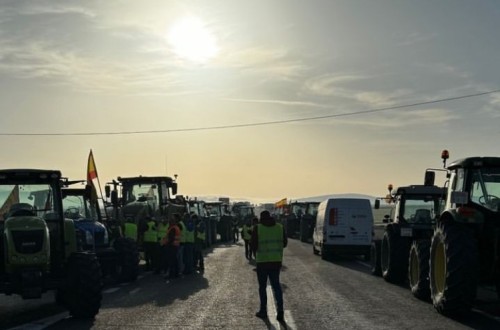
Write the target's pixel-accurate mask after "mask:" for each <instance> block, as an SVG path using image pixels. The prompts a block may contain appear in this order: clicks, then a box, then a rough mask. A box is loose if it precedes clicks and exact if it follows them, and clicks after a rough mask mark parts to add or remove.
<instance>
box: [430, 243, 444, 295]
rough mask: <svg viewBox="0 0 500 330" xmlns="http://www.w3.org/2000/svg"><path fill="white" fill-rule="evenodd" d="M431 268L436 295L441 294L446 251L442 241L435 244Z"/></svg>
mask: <svg viewBox="0 0 500 330" xmlns="http://www.w3.org/2000/svg"><path fill="white" fill-rule="evenodd" d="M432 266H433V269H434V272H433V274H434V279H433V280H434V285H435V289H436V293H437V294H442V293H443V292H444V287H445V284H446V249H445V245H444V243H443V242H442V241H439V242H438V243H437V244H436V249H435V252H434V260H433V264H432Z"/></svg>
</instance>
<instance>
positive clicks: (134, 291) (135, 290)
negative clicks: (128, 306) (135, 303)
mask: <svg viewBox="0 0 500 330" xmlns="http://www.w3.org/2000/svg"><path fill="white" fill-rule="evenodd" d="M140 290H141V288H135V289H134V290H131V291H130V292H129V293H128V294H136V293H137V292H139V291H140Z"/></svg>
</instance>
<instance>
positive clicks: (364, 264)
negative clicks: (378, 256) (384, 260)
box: [356, 260, 372, 268]
mask: <svg viewBox="0 0 500 330" xmlns="http://www.w3.org/2000/svg"><path fill="white" fill-rule="evenodd" d="M356 262H357V263H358V264H360V265H363V266H365V267H368V268H371V267H372V265H370V264H369V263H366V262H364V261H359V260H356Z"/></svg>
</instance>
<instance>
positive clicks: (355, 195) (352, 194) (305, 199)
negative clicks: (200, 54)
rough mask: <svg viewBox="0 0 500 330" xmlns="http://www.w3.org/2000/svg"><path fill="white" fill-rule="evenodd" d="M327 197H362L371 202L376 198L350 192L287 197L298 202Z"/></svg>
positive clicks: (316, 200)
mask: <svg viewBox="0 0 500 330" xmlns="http://www.w3.org/2000/svg"><path fill="white" fill-rule="evenodd" d="M329 198H364V199H369V200H370V203H372V204H373V203H374V202H375V199H376V197H375V196H370V195H363V194H354V193H350V194H332V195H321V196H314V197H304V198H289V200H292V201H299V202H322V201H324V200H326V199H329Z"/></svg>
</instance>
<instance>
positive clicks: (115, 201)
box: [110, 190, 118, 206]
mask: <svg viewBox="0 0 500 330" xmlns="http://www.w3.org/2000/svg"><path fill="white" fill-rule="evenodd" d="M110 197H111V204H113V205H114V206H117V205H118V192H117V191H116V190H113V191H111V194H110Z"/></svg>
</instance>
